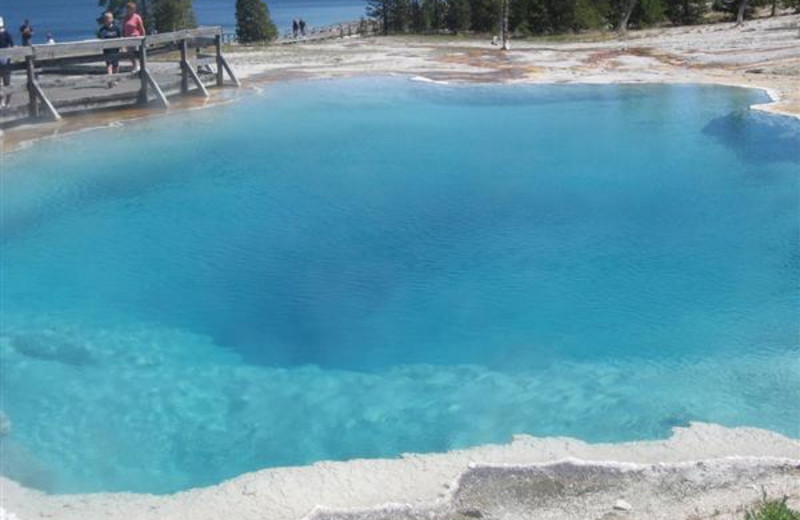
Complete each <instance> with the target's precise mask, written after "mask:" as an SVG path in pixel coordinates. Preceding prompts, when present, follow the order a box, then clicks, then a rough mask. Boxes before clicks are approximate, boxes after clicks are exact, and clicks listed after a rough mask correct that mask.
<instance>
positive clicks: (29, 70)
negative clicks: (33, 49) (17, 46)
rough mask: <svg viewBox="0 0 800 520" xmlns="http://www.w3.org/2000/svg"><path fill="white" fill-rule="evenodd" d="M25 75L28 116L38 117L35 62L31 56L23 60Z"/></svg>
mask: <svg viewBox="0 0 800 520" xmlns="http://www.w3.org/2000/svg"><path fill="white" fill-rule="evenodd" d="M25 68H26V74H27V76H28V116H29V117H31V118H37V117H39V98H38V97H37V95H36V88H35V87H34V85H36V62H35V61H34V58H33V55H28V57H26V58H25Z"/></svg>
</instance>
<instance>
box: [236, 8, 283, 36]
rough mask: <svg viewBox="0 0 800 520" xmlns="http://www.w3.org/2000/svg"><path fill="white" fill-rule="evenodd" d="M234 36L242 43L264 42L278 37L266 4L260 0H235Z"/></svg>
mask: <svg viewBox="0 0 800 520" xmlns="http://www.w3.org/2000/svg"><path fill="white" fill-rule="evenodd" d="M236 37H237V38H239V41H240V42H242V43H252V42H265V41H270V40H274V39H275V38H277V37H278V29H277V28H276V27H275V24H274V23H272V19H271V18H270V16H269V8H267V4H265V3H264V2H262V1H261V0H236Z"/></svg>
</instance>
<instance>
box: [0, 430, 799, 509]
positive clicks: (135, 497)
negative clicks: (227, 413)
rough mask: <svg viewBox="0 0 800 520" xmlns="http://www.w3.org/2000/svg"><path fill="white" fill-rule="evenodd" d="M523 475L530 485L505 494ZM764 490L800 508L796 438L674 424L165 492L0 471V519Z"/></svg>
mask: <svg viewBox="0 0 800 520" xmlns="http://www.w3.org/2000/svg"><path fill="white" fill-rule="evenodd" d="M520 480H523V481H529V483H530V487H529V489H528V488H526V489H528V490H527V491H524V492H520V491H519V490H517V492H514V493H512V491H513V490H514V489H516V488H515V487H514V486H516V485H518V484H519V482H520ZM554 483H556V484H557V485H555V484H554ZM675 486H677V487H675ZM762 486H763V487H764V489H765V490H766V491H767V492H768V493H770V495H771V496H778V497H780V496H784V495H785V496H787V497H788V499H789V504H790V505H791V506H793V507H797V506H798V505H800V440H796V439H790V438H788V437H785V436H782V435H780V434H777V433H773V432H769V431H767V430H761V429H756V428H746V427H738V428H726V427H723V426H718V425H713V424H706V423H692V424H691V425H690V426H688V427H678V428H674V429H673V433H672V436H671V437H670V438H668V439H666V440H657V441H639V442H625V443H614V444H588V443H585V442H583V441H580V440H576V439H570V438H564V437H546V438H535V437H530V436H527V435H519V436H515V437H514V439H513V441H512V442H511V443H509V444H503V445H484V446H478V447H474V448H468V449H464V450H453V451H449V452H446V453H433V454H426V455H416V454H404V455H401V456H399V457H397V458H393V459H357V460H351V461H345V462H318V463H315V464H313V465H310V466H302V467H288V468H271V469H265V470H260V471H256V472H253V473H247V474H244V475H240V476H239V477H236V478H234V479H231V480H228V481H225V482H222V483H220V484H218V485H216V486H210V487H205V488H196V489H190V490H187V491H182V492H179V493H175V494H172V495H147V494H134V493H96V494H87V495H47V494H44V493H42V492H38V491H34V490H30V489H26V488H23V487H22V486H20V485H19V484H17V483H15V482H13V481H11V480H9V479H7V478H4V477H0V489H1V490H2V495H3V507H4V508H5V510H6V514H7V515H10V514H14V515H16V517H17V518H18V519H19V520H29V519H31V518H39V517H40V516H43V517H47V518H59V519H64V520H73V519H75V520H77V519H81V520H95V519H101V518H102V519H106V520H116V519H119V520H122V519H130V518H136V519H137V520H151V519H152V520H155V519H159V520H162V519H171V518H192V519H193V520H203V519H209V520H211V519H214V520H216V519H218V518H236V519H240V520H249V519H253V520H255V519H263V518H269V519H270V520H283V519H286V520H301V519H303V520H326V519H327V520H334V519H345V518H347V519H351V520H356V519H361V518H363V519H364V520H367V519H370V518H381V519H389V518H398V519H401V518H402V519H407V518H431V519H442V520H449V519H454V520H455V519H461V518H469V517H470V516H469V514H467V515H464V514H463V513H464V511H467V510H474V511H479V512H482V513H481V516H475V515H477V513H473V516H472V517H473V518H495V516H493V511H496V510H497V508H503V509H508V508H513V507H516V506H515V504H517V502H520V503H521V504H524V505H520V504H517V505H518V506H519V507H524V508H525V511H534V512H539V511H541V515H542V516H540V517H537V518H552V519H562V518H563V519H567V518H574V516H569V511H570V510H572V511H581V512H586V513H597V516H596V518H601V517H602V518H607V519H609V518H617V517H616V516H602V514H603V512H604V511H605V512H606V513H608V514H613V513H614V512H617V513H619V512H620V509H619V508H618V507H617V506H618V505H619V504H620V503H623V502H624V503H625V504H627V505H628V506H630V507H631V509H630V510H629V511H624V513H625V516H624V518H643V519H644V518H647V519H654V518H672V519H673V520H676V519H677V518H688V517H690V515H695V516H691V518H696V519H700V518H712V517H713V518H740V517H741V516H742V515H738V516H736V515H737V512H740V511H742V508H743V507H747V506H749V505H751V504H752V503H753V502H754V501H756V500H758V499H759V498H760V495H761V487H762ZM673 488H674V489H673ZM487 489H492V490H494V491H493V492H492V493H489V494H487V493H486V491H485V490H487ZM665 489H671V490H672V491H671V493H666V492H665ZM677 490H682V491H681V492H680V493H679V492H677ZM681 493H685V494H681ZM531 501H533V502H531ZM620 501H622V502H620ZM531 504H534V505H536V507H541V510H540V509H529V508H530V507H533V506H532V505H531ZM553 504H558V505H559V508H557V509H555V510H554V509H552V506H553ZM570 508H573V509H570ZM575 508H577V509H575ZM559 509H560V510H561V512H560V513H559ZM565 512H566V513H565ZM655 512H659V514H658V515H655V514H654V513H655ZM667 513H668V514H667ZM723 513H726V514H729V515H731V516H724V515H722V514H723ZM459 515H461V516H459ZM484 515H488V516H484ZM662 515H663V516H662ZM669 515H673V516H669ZM675 515H677V516H675ZM681 515H682V516H681ZM584 517H585V518H590V516H584ZM12 518H13V517H12ZM591 518H595V517H594V516H592V517H591ZM619 518H623V517H619Z"/></svg>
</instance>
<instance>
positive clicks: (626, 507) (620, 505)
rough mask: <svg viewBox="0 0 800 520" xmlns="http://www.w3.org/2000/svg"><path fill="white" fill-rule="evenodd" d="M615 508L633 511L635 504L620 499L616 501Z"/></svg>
mask: <svg viewBox="0 0 800 520" xmlns="http://www.w3.org/2000/svg"><path fill="white" fill-rule="evenodd" d="M614 509H616V510H617V511H631V510H633V506H632V505H630V504H629V503H627V502H625V501H624V500H622V499H619V500H617V501H616V502H614Z"/></svg>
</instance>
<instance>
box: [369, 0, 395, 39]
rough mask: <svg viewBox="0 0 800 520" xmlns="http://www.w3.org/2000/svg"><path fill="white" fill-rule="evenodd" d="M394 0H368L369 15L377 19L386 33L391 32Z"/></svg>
mask: <svg viewBox="0 0 800 520" xmlns="http://www.w3.org/2000/svg"><path fill="white" fill-rule="evenodd" d="M392 3H393V0H367V16H368V17H370V18H372V19H373V20H376V21H377V22H378V23H380V25H381V31H383V34H384V35H387V34H389V30H390V29H391V27H390V26H389V18H390V12H391V9H392Z"/></svg>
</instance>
